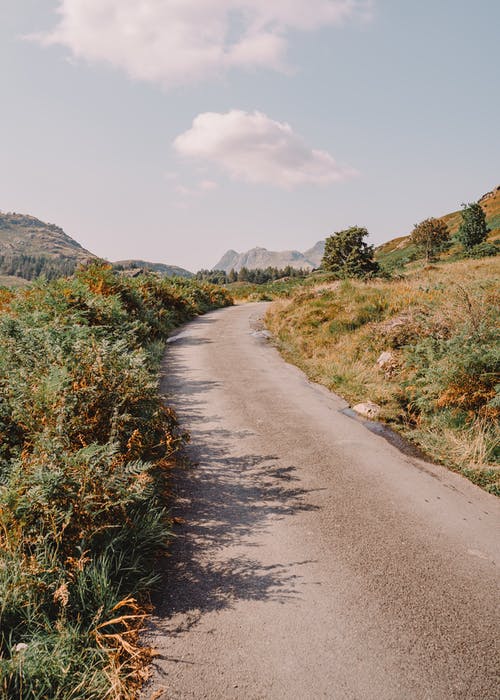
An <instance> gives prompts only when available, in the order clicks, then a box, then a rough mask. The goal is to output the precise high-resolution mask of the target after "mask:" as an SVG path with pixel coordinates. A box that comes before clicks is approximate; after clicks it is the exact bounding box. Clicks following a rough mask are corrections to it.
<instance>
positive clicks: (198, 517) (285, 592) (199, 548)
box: [154, 340, 317, 635]
mask: <svg viewBox="0 0 500 700" xmlns="http://www.w3.org/2000/svg"><path fill="white" fill-rule="evenodd" d="M179 342H181V341H179ZM182 342H183V343H184V342H185V340H182ZM181 356H182V353H177V352H175V350H174V351H173V352H170V353H169V354H168V362H167V363H166V365H165V368H166V379H165V381H164V382H163V383H162V390H163V391H164V392H165V393H167V394H170V395H171V396H172V397H173V399H174V407H175V409H176V410H177V412H178V413H179V416H180V419H181V425H182V426H183V427H186V428H187V429H188V430H189V431H190V433H191V438H192V444H191V445H190V446H188V447H187V448H186V450H185V453H184V456H185V458H186V459H185V461H184V466H183V465H182V460H180V461H179V464H178V465H177V466H176V467H175V468H174V469H173V470H172V480H171V483H172V492H173V506H172V510H171V513H172V516H174V518H175V522H176V525H175V527H174V533H173V534H174V537H173V540H172V542H171V545H170V549H169V555H168V557H166V558H165V559H164V560H163V562H162V571H161V573H162V582H161V590H158V593H157V594H156V596H155V600H154V602H155V603H156V609H157V615H156V619H155V621H154V626H155V627H156V628H157V629H161V630H162V631H163V632H165V633H167V634H168V635H179V634H183V633H185V632H186V631H187V630H189V629H190V628H191V627H192V626H193V625H195V624H196V623H197V622H198V621H199V620H200V619H201V618H202V617H203V615H204V614H206V613H209V612H211V611H215V610H221V609H225V608H229V607H232V606H233V605H234V604H235V603H236V602H237V601H238V600H255V601H266V600H272V601H275V602H279V603H290V602H293V601H294V600H296V599H297V597H298V596H299V595H300V586H299V585H300V584H301V579H302V577H301V576H300V575H299V574H297V567H298V566H302V565H306V564H308V563H310V562H307V561H304V562H287V563H283V562H276V563H271V564H269V563H266V564H264V563H263V562H262V561H259V558H258V548H259V547H260V546H261V542H262V539H263V537H264V536H265V534H266V531H267V530H268V529H269V527H270V525H271V523H272V522H273V521H275V520H276V519H282V518H289V517H293V516H294V515H295V514H297V513H300V512H304V511H312V510H316V509H317V506H315V505H313V504H311V502H310V499H309V498H308V496H309V494H310V493H311V492H310V491H307V490H306V489H304V488H302V487H301V485H300V480H299V479H298V478H297V476H296V468H295V467H294V466H293V465H290V464H284V463H283V461H282V460H280V459H279V458H278V457H277V456H276V455H273V454H265V453H258V452H254V451H253V450H252V449H249V450H248V451H246V450H245V445H246V444H245V441H246V440H247V439H248V438H251V437H255V435H254V433H253V432H252V431H250V430H238V431H232V430H229V429H227V427H226V422H225V421H224V419H223V417H222V416H219V415H210V411H209V410H208V396H209V394H210V392H211V391H213V390H219V389H220V383H219V382H217V381H205V380H198V379H191V378H189V373H188V372H187V371H186V369H187V368H186V366H185V364H184V362H183V360H182V357H181ZM252 446H255V442H252ZM251 551H255V556H254V555H250V552H251Z"/></svg>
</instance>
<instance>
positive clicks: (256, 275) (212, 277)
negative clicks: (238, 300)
mask: <svg viewBox="0 0 500 700" xmlns="http://www.w3.org/2000/svg"><path fill="white" fill-rule="evenodd" d="M309 272H310V270H307V269H303V268H296V267H291V266H290V265H287V266H286V267H283V268H281V269H280V268H278V267H266V268H264V269H259V268H257V269H255V270H249V269H248V268H246V267H242V268H241V270H239V271H238V272H237V271H236V270H230V271H229V272H226V271H225V270H199V272H197V273H196V279H197V280H203V281H205V282H211V283H212V284H231V283H232V282H251V283H252V284H265V283H266V282H274V280H279V279H283V278H284V277H307V275H308V274H309Z"/></svg>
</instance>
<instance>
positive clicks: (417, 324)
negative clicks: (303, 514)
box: [267, 190, 500, 495]
mask: <svg viewBox="0 0 500 700" xmlns="http://www.w3.org/2000/svg"><path fill="white" fill-rule="evenodd" d="M491 199H492V201H490V208H491V209H493V212H491V211H490V212H489V213H490V220H489V222H487V219H486V217H485V214H484V210H483V209H482V208H481V207H479V206H478V205H476V204H472V205H464V208H463V211H462V213H461V217H460V216H459V217H458V219H457V218H455V219H454V220H453V226H452V229H451V230H450V229H448V227H447V225H446V224H445V223H444V224H443V219H446V217H443V219H441V220H436V219H427V220H425V221H424V222H422V223H421V224H418V225H417V226H416V227H415V229H414V231H413V234H412V236H411V237H407V238H405V239H399V240H398V239H397V243H396V245H394V244H391V242H390V243H389V244H386V245H385V246H382V247H381V249H379V251H378V255H377V252H375V255H373V251H372V250H370V249H369V247H366V246H365V245H364V242H363V237H364V235H365V234H366V231H365V230H364V229H359V228H357V227H354V228H352V229H348V230H347V231H343V232H339V233H338V234H334V236H332V237H330V239H327V242H326V248H325V259H324V263H326V264H325V265H324V266H325V267H326V268H327V269H329V270H330V271H331V272H330V276H326V275H323V276H322V275H321V273H320V274H317V273H315V274H313V275H310V276H309V277H308V278H307V280H306V281H305V283H304V284H302V285H301V286H295V287H294V288H293V289H292V288H290V289H289V290H288V293H286V294H285V293H283V294H281V295H276V297H275V303H274V304H273V305H272V306H271V308H270V310H269V312H268V314H267V325H268V327H269V329H270V330H271V331H272V332H273V334H274V336H275V338H276V342H277V344H278V347H279V349H280V350H281V352H282V354H283V355H284V357H285V358H286V359H287V360H289V361H291V362H293V363H295V364H297V365H298V366H299V367H301V368H302V369H303V370H304V371H305V372H306V373H307V375H308V376H309V377H310V378H311V379H313V380H314V381H317V382H320V383H322V384H324V385H325V386H327V387H328V388H329V389H331V390H333V391H336V392H337V393H339V394H341V395H342V396H344V397H345V398H346V399H347V400H348V401H349V402H350V403H351V404H353V405H354V404H357V403H360V402H367V401H369V402H373V403H375V404H376V405H377V406H378V410H380V418H381V419H382V420H384V421H386V422H387V423H389V424H390V425H392V426H393V427H394V428H396V429H397V430H398V431H400V432H401V433H402V434H404V435H405V436H406V437H407V438H409V439H410V440H411V441H413V442H414V443H415V444H417V445H418V446H419V447H420V448H422V450H423V451H424V452H425V453H426V454H428V455H429V456H430V457H431V458H432V459H434V460H436V461H440V462H442V463H443V464H446V465H447V466H449V467H451V468H453V469H455V470H457V471H460V472H461V473H462V474H464V475H465V476H467V477H468V478H469V479H471V480H472V481H474V482H475V483H477V484H479V485H480V486H482V487H483V488H485V489H486V490H488V491H490V492H491V493H495V494H497V495H500V447H499V445H500V427H499V418H500V331H499V318H500V314H499V311H500V290H499V285H498V280H499V279H500V259H499V257H498V255H497V253H498V252H499V247H498V245H496V244H495V239H497V238H498V234H499V231H498V228H499V226H498V224H499V221H498V216H497V214H498V212H497V209H498V207H496V208H495V205H496V204H497V203H498V200H499V198H498V190H497V191H496V197H495V198H491ZM492 204H493V206H491V205H492ZM491 214H493V216H491ZM453 216H454V215H453ZM495 216H496V217H497V218H495ZM488 224H489V226H488ZM492 224H493V225H492ZM451 233H453V234H454V237H452V236H451ZM346 241H347V242H349V241H350V243H351V244H352V246H353V247H352V249H351V250H346ZM408 251H410V254H409V255H408ZM374 261H376V263H377V267H375V266H374V265H373V262H374ZM377 268H378V269H377ZM332 272H333V273H334V274H332Z"/></svg>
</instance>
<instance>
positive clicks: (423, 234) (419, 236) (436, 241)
mask: <svg viewBox="0 0 500 700" xmlns="http://www.w3.org/2000/svg"><path fill="white" fill-rule="evenodd" d="M410 240H411V242H412V243H413V244H414V245H416V246H417V248H418V250H420V251H421V252H423V253H424V255H425V259H426V260H427V261H428V262H429V261H430V260H434V258H435V257H436V255H437V254H438V253H439V252H440V251H441V250H445V249H446V248H447V247H448V245H449V243H450V232H449V230H448V226H447V225H446V224H445V223H444V221H442V220H441V219H434V218H432V217H431V218H430V219H425V220H424V221H421V222H420V223H419V224H416V225H415V227H414V229H413V231H412V232H411V236H410Z"/></svg>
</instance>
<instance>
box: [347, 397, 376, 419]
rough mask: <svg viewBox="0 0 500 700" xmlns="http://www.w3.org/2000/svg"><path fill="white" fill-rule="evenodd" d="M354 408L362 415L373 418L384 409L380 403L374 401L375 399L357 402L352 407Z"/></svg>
mask: <svg viewBox="0 0 500 700" xmlns="http://www.w3.org/2000/svg"><path fill="white" fill-rule="evenodd" d="M352 410H353V411H356V413H359V414H360V415H361V416H365V418H372V419H373V418H377V416H378V415H380V411H381V410H382V409H381V408H380V406H379V405H378V404H376V403H373V401H365V402H364V403H357V404H356V405H355V406H353V407H352Z"/></svg>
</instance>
